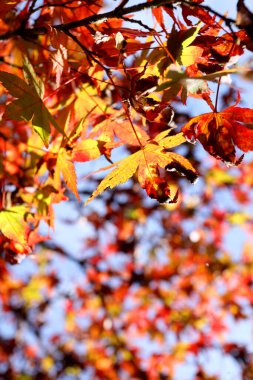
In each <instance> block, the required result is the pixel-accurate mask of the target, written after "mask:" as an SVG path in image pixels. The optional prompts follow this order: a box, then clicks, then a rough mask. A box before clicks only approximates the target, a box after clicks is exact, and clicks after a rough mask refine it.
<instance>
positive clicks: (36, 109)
mask: <svg viewBox="0 0 253 380" xmlns="http://www.w3.org/2000/svg"><path fill="white" fill-rule="evenodd" d="M26 77H27V78H28V80H29V82H30V83H31V86H29V85H28V84H27V83H26V82H25V81H24V80H23V79H21V78H19V77H18V76H16V75H14V74H10V73H7V72H5V71H0V82H2V84H3V86H4V87H5V88H6V89H7V90H8V91H9V93H10V94H11V95H12V96H13V97H15V98H17V99H16V100H14V101H13V102H11V103H9V104H8V105H7V107H6V112H5V117H6V118H9V119H12V120H18V121H19V120H25V121H30V120H32V126H33V128H34V130H35V131H36V132H37V133H38V135H39V136H40V137H41V139H42V141H43V143H44V144H45V146H48V143H49V137H50V123H51V124H52V125H53V126H54V127H55V129H57V130H58V131H59V132H60V133H61V134H63V135H64V136H66V135H65V133H64V131H63V130H62V129H61V127H60V126H59V125H58V124H57V122H56V121H55V119H54V118H53V117H52V115H51V114H50V112H49V111H48V109H47V108H46V107H45V105H44V103H43V101H42V99H41V98H40V96H39V95H38V93H40V94H42V93H43V89H42V87H41V85H40V84H39V82H36V77H35V73H34V72H30V67H29V66H26Z"/></svg>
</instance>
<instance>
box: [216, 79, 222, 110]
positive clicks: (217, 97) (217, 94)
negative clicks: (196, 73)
mask: <svg viewBox="0 0 253 380" xmlns="http://www.w3.org/2000/svg"><path fill="white" fill-rule="evenodd" d="M220 83H221V78H219V80H218V86H217V92H216V99H215V106H214V112H215V113H216V112H218V111H217V107H218V99H219V91H220Z"/></svg>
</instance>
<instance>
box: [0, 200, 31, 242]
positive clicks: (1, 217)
mask: <svg viewBox="0 0 253 380" xmlns="http://www.w3.org/2000/svg"><path fill="white" fill-rule="evenodd" d="M26 212H27V208H26V207H24V206H13V207H10V208H9V209H5V210H2V211H0V231H1V232H2V234H3V235H5V236H6V237H7V238H8V239H10V240H14V241H16V242H18V243H20V244H25V243H26V238H25V227H26V221H25V214H26Z"/></svg>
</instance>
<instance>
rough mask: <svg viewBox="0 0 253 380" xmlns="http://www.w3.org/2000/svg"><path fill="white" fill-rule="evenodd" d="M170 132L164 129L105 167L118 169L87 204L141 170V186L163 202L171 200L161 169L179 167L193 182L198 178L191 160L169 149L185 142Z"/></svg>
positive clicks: (139, 175) (139, 176) (112, 172)
mask: <svg viewBox="0 0 253 380" xmlns="http://www.w3.org/2000/svg"><path fill="white" fill-rule="evenodd" d="M168 133H169V131H168V130H167V131H163V132H161V133H160V134H159V135H157V136H156V137H155V139H154V140H151V141H149V142H148V143H147V144H146V145H145V146H144V147H142V148H141V149H140V150H139V151H137V152H136V153H134V154H132V155H130V156H128V157H126V158H123V159H122V160H120V161H118V162H116V163H115V164H112V165H109V166H107V167H106V168H104V169H103V170H107V169H111V168H113V167H114V168H115V166H116V168H115V169H114V170H112V171H111V172H110V173H109V174H108V175H107V176H106V177H105V178H104V179H103V181H102V182H101V183H100V184H99V186H98V188H97V189H96V190H95V191H94V193H93V194H92V196H91V197H90V198H89V199H88V200H87V201H86V204H87V203H89V202H90V201H92V200H93V199H94V198H95V197H97V196H98V195H100V194H101V193H102V192H103V191H104V190H106V189H107V188H108V187H109V188H111V189H112V188H114V187H115V186H117V185H119V184H123V183H125V182H126V181H127V180H128V179H129V178H131V177H132V176H133V175H134V174H135V172H136V171H137V169H138V173H137V178H138V180H139V182H140V185H141V186H142V187H143V188H144V189H145V190H146V191H147V194H148V195H149V196H150V197H151V198H155V199H157V200H158V201H160V202H162V203H163V202H165V201H167V200H170V201H173V200H171V199H170V191H169V185H168V184H167V182H166V183H165V178H164V176H163V175H161V174H160V173H159V169H161V170H166V169H167V168H169V170H172V168H173V167H174V168H175V170H179V171H180V172H181V173H182V174H184V175H186V177H187V178H188V179H189V180H190V181H191V182H194V180H195V179H196V178H197V173H196V171H195V169H194V168H193V166H192V165H191V163H190V162H189V161H188V160H187V159H186V158H184V157H182V156H181V155H179V154H177V153H174V152H167V149H170V148H173V147H175V146H178V145H180V144H182V143H184V142H185V138H184V137H183V134H182V133H178V134H177V135H174V136H168Z"/></svg>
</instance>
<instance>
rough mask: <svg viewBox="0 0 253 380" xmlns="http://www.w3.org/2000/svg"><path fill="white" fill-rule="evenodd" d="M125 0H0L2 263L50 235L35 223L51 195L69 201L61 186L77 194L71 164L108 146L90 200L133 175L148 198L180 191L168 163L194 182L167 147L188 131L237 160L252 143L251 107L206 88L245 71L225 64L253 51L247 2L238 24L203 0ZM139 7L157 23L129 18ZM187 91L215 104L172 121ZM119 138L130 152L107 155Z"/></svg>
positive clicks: (46, 212)
mask: <svg viewBox="0 0 253 380" xmlns="http://www.w3.org/2000/svg"><path fill="white" fill-rule="evenodd" d="M127 3H128V2H127V1H123V2H122V3H121V4H119V5H118V6H117V7H115V8H114V9H112V10H111V11H108V12H104V13H103V2H102V0H101V1H96V2H95V3H94V2H91V1H88V0H87V1H83V2H78V1H68V2H63V3H62V4H58V3H57V2H55V1H49V2H44V1H42V2H41V3H38V2H37V1H30V0H27V1H21V2H19V1H12V2H10V1H7V0H4V2H3V6H2V7H1V10H0V18H1V24H0V33H1V34H0V43H1V51H2V53H1V54H2V57H1V72H0V82H1V90H0V91H1V113H2V118H1V125H0V147H1V151H0V154H1V161H0V180H1V211H0V228H1V235H0V239H1V244H2V246H3V247H4V248H3V249H4V254H5V257H6V259H7V260H8V261H11V262H15V261H20V260H21V259H22V257H23V256H24V255H26V254H27V253H30V252H32V250H33V249H34V246H35V245H36V244H37V243H38V242H40V241H41V240H44V239H45V238H46V237H45V236H41V235H40V234H39V233H38V228H39V225H40V222H41V221H42V220H43V221H45V222H46V223H47V224H48V226H49V228H51V227H53V224H54V216H53V204H55V203H58V202H61V201H62V200H66V199H67V198H68V197H67V195H66V191H68V190H71V192H72V193H73V194H74V195H75V196H76V198H77V199H78V200H80V197H79V194H78V188H77V175H76V169H75V164H74V163H75V162H86V161H91V160H94V159H97V158H99V157H100V156H104V157H105V158H106V159H107V160H109V161H110V162H111V165H110V166H108V167H105V168H103V169H111V168H113V170H112V172H111V173H110V174H108V175H107V176H106V177H105V178H104V180H103V181H102V182H101V183H100V185H99V186H98V188H97V189H96V190H95V191H94V193H93V195H92V196H91V197H90V198H89V200H88V202H89V201H90V200H92V199H93V198H95V197H96V196H98V195H100V194H101V193H102V192H103V191H104V190H105V189H106V188H108V187H109V188H113V187H115V186H116V185H118V184H122V183H124V182H126V181H127V180H128V179H130V178H131V177H133V176H136V178H137V179H138V181H139V183H140V186H141V187H142V188H143V189H145V190H146V192H147V194H148V195H149V196H150V197H151V198H154V199H156V200H158V201H159V202H172V203H173V202H176V201H177V199H178V191H177V190H175V188H173V189H171V186H170V178H171V172H172V171H174V172H175V173H176V175H175V178H176V179H177V181H176V182H178V179H179V177H180V176H178V174H179V173H181V175H183V176H186V178H187V179H188V180H189V181H190V182H194V181H195V179H196V178H197V170H196V168H195V167H194V162H190V161H189V160H188V158H186V157H183V156H182V155H180V154H179V153H176V152H175V148H177V147H178V146H180V145H181V144H183V143H185V142H186V140H189V141H191V142H194V141H195V140H196V139H197V140H199V141H200V142H201V144H202V145H203V147H204V148H205V149H206V150H207V151H208V152H209V153H210V154H211V155H213V156H215V157H216V158H217V159H221V160H223V161H224V162H226V163H229V164H233V165H236V164H237V163H239V162H240V159H239V160H238V159H237V158H236V152H235V147H238V148H239V149H240V150H242V151H243V152H247V151H249V150H252V148H253V143H252V141H253V139H252V137H253V132H252V129H251V124H252V121H253V111H252V110H251V109H245V108H241V107H237V106H232V105H230V107H228V108H227V109H225V110H222V111H221V112H218V110H217V101H216V103H215V105H213V103H212V100H211V89H210V86H209V82H213V81H214V82H215V81H217V80H218V81H219V83H218V87H219V85H220V82H221V81H222V78H223V77H225V78H226V77H227V76H228V75H229V74H230V73H235V72H240V73H241V75H242V72H243V68H239V67H237V68H230V69H229V68H228V67H229V65H233V64H234V61H235V58H236V59H238V57H239V56H240V55H243V54H244V52H245V49H246V48H248V49H251V36H250V32H249V27H247V26H246V25H244V24H242V20H243V19H244V18H243V17H244V16H243V12H245V6H244V4H243V2H239V3H238V21H237V24H238V26H239V27H241V30H239V31H234V30H233V29H232V25H233V20H231V19H229V18H226V17H225V16H222V15H218V14H217V12H215V11H214V12H213V13H212V12H211V11H210V9H209V8H208V7H206V6H205V5H203V4H202V3H203V1H202V0H198V1H193V2H192V3H191V2H188V1H187V2H186V1H182V2H179V3H178V4H177V7H176V6H174V4H173V2H165V3H164V4H163V2H161V1H157V0H152V1H149V2H148V3H147V4H144V3H143V4H138V5H134V6H128V7H127ZM243 7H244V8H243ZM144 8H149V9H150V12H152V13H153V17H154V18H155V20H156V23H157V28H156V29H155V28H151V27H150V26H148V25H146V24H145V23H144V22H143V21H140V20H139V19H138V18H137V16H136V17H135V13H134V12H136V14H137V12H138V11H140V10H142V9H144ZM179 11H180V12H181V15H179V14H178V12H179ZM77 14H78V19H77V17H76V15H77ZM192 16H194V23H193V22H192V21H191V17H192ZM218 16H220V17H218ZM247 17H248V19H249V18H250V13H249V14H248V15H247ZM58 20H61V24H57V23H58V22H59V21H58ZM127 24H129V25H127ZM172 24H173V26H172V27H171V25H172ZM242 28H245V29H242ZM247 32H248V35H247ZM244 71H245V70H244ZM244 75H245V72H244ZM189 97H195V98H198V99H199V101H203V100H204V101H205V102H206V103H207V104H208V105H209V106H210V107H211V110H212V111H211V113H207V114H203V115H197V116H196V117H193V118H190V120H189V121H188V122H186V123H185V125H184V126H183V128H182V131H180V127H182V123H179V124H176V123H175V120H174V119H173V118H174V110H173V108H174V109H175V107H176V105H177V104H178V103H182V104H186V102H187V99H188V98H189ZM216 100H218V92H217V97H216ZM186 121H187V120H186ZM119 146H124V147H125V148H126V149H127V151H128V152H129V154H130V155H129V156H128V157H126V158H124V159H122V160H120V161H118V162H116V163H112V161H111V159H112V158H111V154H112V151H113V150H114V149H116V148H117V147H119Z"/></svg>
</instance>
